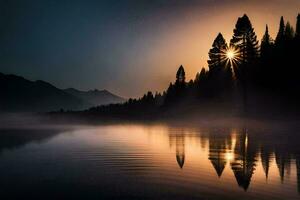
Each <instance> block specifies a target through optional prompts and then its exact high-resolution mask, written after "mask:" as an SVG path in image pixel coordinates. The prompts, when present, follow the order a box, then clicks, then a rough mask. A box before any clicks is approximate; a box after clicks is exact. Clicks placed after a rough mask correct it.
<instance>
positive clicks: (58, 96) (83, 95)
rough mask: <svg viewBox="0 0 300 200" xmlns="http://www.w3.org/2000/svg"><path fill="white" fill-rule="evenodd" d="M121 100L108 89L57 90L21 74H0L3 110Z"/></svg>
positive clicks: (48, 108) (36, 109) (69, 107)
mask: <svg viewBox="0 0 300 200" xmlns="http://www.w3.org/2000/svg"><path fill="white" fill-rule="evenodd" d="M124 101H125V99H124V98H122V97H119V96H117V95H115V94H112V93H111V92H109V91H107V90H97V89H95V90H89V91H80V90H77V89H74V88H68V89H59V88H57V87H55V86H53V85H51V84H50V83H47V82H45V81H41V80H37V81H30V80H27V79H25V78H23V77H21V76H16V75H6V74H3V73H0V111H2V112H3V111H4V112H48V111H57V110H60V109H64V110H83V109H87V108H89V107H92V106H97V105H105V104H112V103H122V102H124Z"/></svg>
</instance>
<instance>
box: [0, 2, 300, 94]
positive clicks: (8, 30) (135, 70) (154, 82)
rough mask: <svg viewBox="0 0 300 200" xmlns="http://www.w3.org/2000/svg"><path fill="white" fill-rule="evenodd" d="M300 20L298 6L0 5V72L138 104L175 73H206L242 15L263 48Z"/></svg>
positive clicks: (290, 3)
mask: <svg viewBox="0 0 300 200" xmlns="http://www.w3.org/2000/svg"><path fill="white" fill-rule="evenodd" d="M299 12H300V0H263V1H262V0H102V1H101V0H98V1H96V0H95V1H91V0H82V1H79V0H49V1H47V0H26V1H24V0H18V1H17V0H0V72H2V73H5V74H16V75H20V76H24V77H25V78H27V79H30V80H44V81H47V82H49V83H51V84H53V85H55V86H57V87H59V88H69V87H74V88H77V89H80V90H89V89H95V88H97V89H107V90H109V91H111V92H113V93H116V94H118V95H121V96H123V97H127V98H128V97H139V96H141V95H142V94H143V93H145V92H146V91H149V90H151V91H153V92H155V91H159V92H161V91H163V90H165V89H166V88H167V87H168V85H169V83H170V82H171V81H174V79H175V74H176V71H177V69H178V67H179V66H180V65H183V66H184V68H185V70H186V76H187V79H192V78H194V77H195V75H196V73H197V72H199V71H200V70H201V68H202V67H206V68H207V59H208V51H209V49H210V48H211V45H212V43H213V40H214V39H215V37H216V36H217V34H218V33H219V32H221V33H222V34H223V35H224V37H225V39H226V40H227V42H229V40H230V39H231V37H232V33H233V29H234V26H235V23H236V21H237V18H238V17H240V16H242V15H243V14H244V13H246V14H247V15H248V16H249V18H250V20H251V22H252V25H253V26H254V30H255V32H256V33H257V36H258V39H259V40H261V38H262V35H263V33H264V29H265V25H266V24H268V25H269V31H270V34H271V36H272V37H273V38H275V37H276V33H277V31H278V26H279V19H280V16H282V15H283V16H284V18H285V20H286V21H290V23H291V24H292V25H293V26H295V23H296V17H297V14H298V13H299Z"/></svg>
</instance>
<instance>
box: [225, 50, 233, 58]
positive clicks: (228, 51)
mask: <svg viewBox="0 0 300 200" xmlns="http://www.w3.org/2000/svg"><path fill="white" fill-rule="evenodd" d="M226 57H227V58H228V59H229V60H233V59H234V58H235V52H234V51H233V50H232V49H228V50H227V52H226Z"/></svg>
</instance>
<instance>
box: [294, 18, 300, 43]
mask: <svg viewBox="0 0 300 200" xmlns="http://www.w3.org/2000/svg"><path fill="white" fill-rule="evenodd" d="M295 37H296V38H297V39H300V13H299V14H298V16H297V23H296V33H295Z"/></svg>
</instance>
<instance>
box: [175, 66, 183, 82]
mask: <svg viewBox="0 0 300 200" xmlns="http://www.w3.org/2000/svg"><path fill="white" fill-rule="evenodd" d="M184 83H185V71H184V68H183V66H182V65H181V66H180V67H179V69H178V71H177V73H176V84H184Z"/></svg>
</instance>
